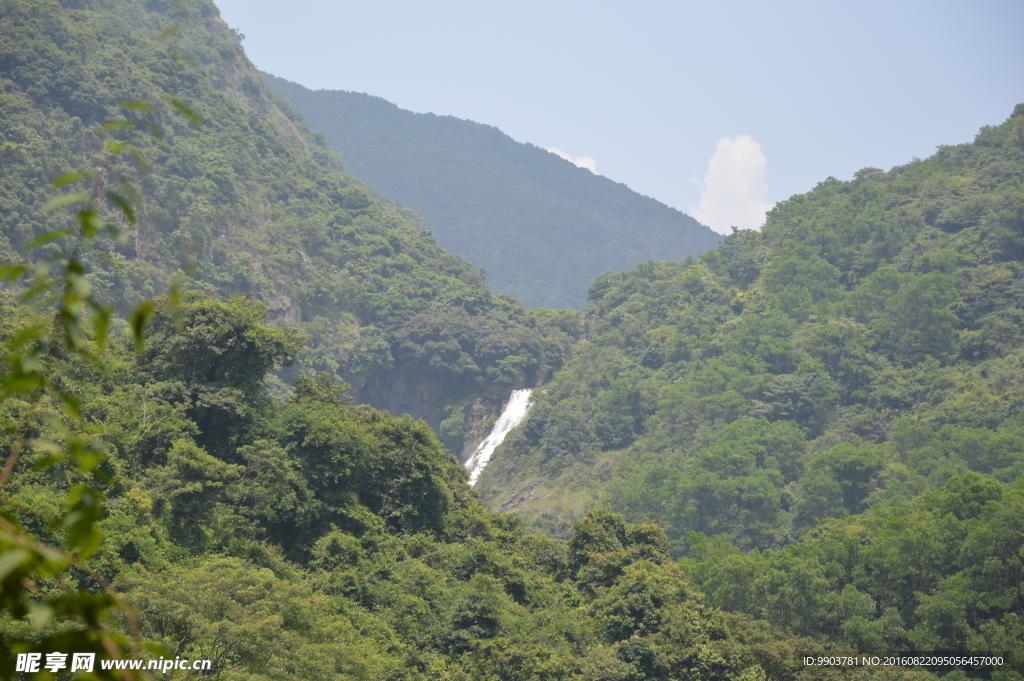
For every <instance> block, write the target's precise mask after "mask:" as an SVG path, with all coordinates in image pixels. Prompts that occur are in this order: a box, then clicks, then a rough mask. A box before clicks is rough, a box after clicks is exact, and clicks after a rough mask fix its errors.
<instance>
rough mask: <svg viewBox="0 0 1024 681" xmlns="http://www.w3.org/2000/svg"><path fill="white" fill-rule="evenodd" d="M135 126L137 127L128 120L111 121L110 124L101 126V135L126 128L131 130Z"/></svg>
mask: <svg viewBox="0 0 1024 681" xmlns="http://www.w3.org/2000/svg"><path fill="white" fill-rule="evenodd" d="M133 125H135V124H134V123H132V122H131V121H130V120H128V119H127V118H125V119H122V120H119V121H110V122H109V123H104V124H103V125H101V126H100V133H107V132H111V131H113V130H122V129H124V128H130V127H132V126H133Z"/></svg>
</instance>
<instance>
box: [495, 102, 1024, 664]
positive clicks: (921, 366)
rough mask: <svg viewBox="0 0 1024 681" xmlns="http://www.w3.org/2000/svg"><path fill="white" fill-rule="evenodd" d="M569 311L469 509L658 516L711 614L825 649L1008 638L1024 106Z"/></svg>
mask: <svg viewBox="0 0 1024 681" xmlns="http://www.w3.org/2000/svg"><path fill="white" fill-rule="evenodd" d="M585 315H586V330H585V337H586V338H587V339H588V342H586V343H584V344H582V345H580V346H579V347H578V349H577V351H576V354H575V356H574V357H573V359H572V360H571V361H570V362H568V363H567V364H566V366H564V367H563V368H562V369H561V370H560V371H559V373H557V374H556V375H555V377H554V379H553V380H552V381H551V382H550V383H548V384H546V385H544V386H543V387H542V389H540V390H537V391H536V392H535V394H536V399H535V404H534V405H533V407H532V408H531V410H530V412H529V415H528V417H527V418H526V420H525V422H524V423H523V424H522V425H521V426H519V428H518V429H517V430H514V431H512V433H511V434H510V435H509V437H508V438H507V439H506V440H505V443H504V444H503V445H502V446H501V447H500V448H498V450H497V451H496V452H495V454H494V457H493V458H492V460H491V463H490V464H489V465H488V467H487V468H486V469H485V470H484V472H483V475H482V476H481V478H480V481H479V484H478V485H477V489H478V490H479V491H480V494H481V498H482V499H483V501H484V502H485V504H486V505H487V506H489V507H490V508H492V509H495V510H502V511H506V512H515V513H517V514H519V515H520V516H521V517H523V518H524V519H525V520H527V521H528V522H530V523H532V524H533V525H534V526H535V527H538V528H542V529H545V530H546V531H548V532H549V533H552V534H555V535H562V536H565V534H566V533H567V531H568V528H569V527H570V526H571V523H572V522H573V521H574V520H575V519H577V518H579V517H582V515H583V513H584V512H585V510H586V509H587V508H591V507H593V506H603V507H605V508H608V509H609V510H613V511H617V512H621V513H622V514H623V515H624V517H625V518H626V519H627V520H628V521H630V522H655V523H657V524H658V525H660V526H661V527H663V528H665V530H666V532H667V535H668V538H669V541H670V543H671V545H672V552H673V554H674V555H676V556H679V557H682V558H684V560H683V562H682V563H681V564H682V565H683V566H684V567H685V569H686V570H687V572H688V574H690V575H691V576H692V578H693V579H694V580H695V583H697V584H700V585H701V588H703V589H706V591H707V593H708V596H709V602H711V603H714V604H716V605H719V606H721V607H724V608H729V609H735V610H741V611H743V612H747V613H748V614H752V615H754V616H764V617H766V618H767V619H769V620H770V621H773V622H775V623H776V624H778V625H780V626H785V627H786V628H787V629H789V630H790V631H794V632H797V633H804V634H808V635H813V636H816V637H820V640H829V641H831V642H832V643H833V644H835V645H848V646H851V647H857V648H859V649H862V650H864V649H878V650H897V649H902V650H915V649H917V650H926V649H927V650H964V649H968V648H970V647H972V646H974V647H976V646H979V645H981V646H982V647H984V646H985V645H986V644H983V643H981V642H982V641H984V640H986V638H985V637H987V636H991V637H992V638H989V639H988V640H989V642H990V643H991V642H993V641H1010V640H1013V638H1014V636H1017V635H1019V632H1020V620H1019V615H1018V614H1016V610H1015V609H1016V608H1019V607H1020V605H1021V598H1020V595H1019V593H1018V591H1016V590H1018V589H1019V587H1020V584H1021V579H1022V576H1024V573H1022V570H1021V564H1020V560H1019V557H1017V558H1013V557H1010V556H1011V555H1017V552H1019V551H1021V550H1024V548H1022V547H1024V534H1022V533H1021V532H1020V528H1021V527H1024V505H1022V504H1021V490H1022V485H1024V105H1018V106H1017V107H1016V109H1015V110H1014V111H1013V114H1012V115H1011V116H1010V118H1009V119H1008V120H1006V122H1004V123H1003V124H1001V125H998V126H993V127H986V128H983V129H982V130H981V131H980V132H979V133H978V135H977V137H976V138H975V140H974V141H973V142H972V143H969V144H961V145H957V146H944V147H940V148H939V150H938V151H937V152H936V154H935V155H933V156H932V157H930V158H928V159H925V160H914V161H912V162H910V163H908V164H906V165H904V166H899V167H895V168H893V169H891V170H889V171H888V172H885V171H882V170H879V169H877V168H865V169H863V170H860V171H858V172H857V173H855V176H854V179H853V180H851V181H840V180H837V179H834V178H829V179H827V180H825V181H824V182H822V183H820V184H819V185H818V186H817V187H815V188H814V189H813V190H812V191H810V192H808V193H807V194H804V195H798V196H794V197H792V198H790V199H789V200H787V201H783V202H781V203H779V204H778V205H777V206H776V207H775V208H774V210H772V211H771V212H770V213H769V214H768V218H767V223H766V225H765V227H764V230H763V231H761V232H755V231H738V232H736V233H734V234H732V235H730V236H728V237H726V239H725V241H724V242H723V244H722V245H721V246H720V247H719V248H718V249H717V250H715V251H712V252H710V253H707V254H705V255H704V256H703V257H702V258H701V259H700V260H699V261H698V260H696V259H690V260H688V261H686V262H682V263H670V262H665V263H647V264H643V265H641V266H639V267H637V268H636V269H634V270H631V271H628V272H615V273H608V274H605V275H602V276H601V277H599V278H598V280H597V281H596V282H595V284H594V285H593V286H592V287H591V289H590V296H589V300H588V303H587V307H586V309H585ZM1013 528H1016V529H1013ZM954 537H955V539H954ZM747 552H749V555H747V556H744V554H745V553H747ZM982 566H985V567H984V568H982ZM973 594H976V595H977V597H978V599H977V600H976V601H975V600H974V596H973ZM1015 632H1017V633H1015ZM991 645H996V644H995V643H991ZM975 649H977V648H975Z"/></svg>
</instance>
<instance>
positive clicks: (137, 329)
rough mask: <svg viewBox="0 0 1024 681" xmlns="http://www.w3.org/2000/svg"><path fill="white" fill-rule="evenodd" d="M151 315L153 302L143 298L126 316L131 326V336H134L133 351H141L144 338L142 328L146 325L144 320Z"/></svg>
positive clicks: (143, 345)
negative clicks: (129, 314)
mask: <svg viewBox="0 0 1024 681" xmlns="http://www.w3.org/2000/svg"><path fill="white" fill-rule="evenodd" d="M152 315H153V302H152V301H150V300H144V301H142V302H141V303H139V305H138V307H136V308H135V309H134V310H133V311H132V313H131V316H130V317H129V318H128V322H129V323H130V324H131V327H132V336H133V337H134V338H135V351H136V352H142V350H143V348H144V347H145V339H144V337H143V333H142V329H143V327H144V326H145V325H146V322H147V321H148V320H149V318H150V317H151V316H152Z"/></svg>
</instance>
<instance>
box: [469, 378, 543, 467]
mask: <svg viewBox="0 0 1024 681" xmlns="http://www.w3.org/2000/svg"><path fill="white" fill-rule="evenodd" d="M531 392H533V390H531V389H526V390H513V391H512V397H510V398H509V399H508V405H507V406H506V407H505V410H504V411H503V412H501V416H499V417H498V420H497V421H496V422H495V423H494V428H491V433H490V435H488V436H487V439H485V440H484V441H483V442H481V443H480V444H479V445H478V446H477V448H476V450H475V451H474V452H473V456H471V457H469V459H467V460H466V470H468V471H469V484H470V485H471V486H472V485H475V484H476V481H477V480H479V479H480V474H481V473H483V472H484V468H485V467H486V466H487V462H488V461H490V460H491V455H492V454H494V450H495V449H497V448H498V445H500V444H501V443H502V442H504V441H505V436H506V435H508V432H509V431H510V430H512V429H513V428H515V427H516V426H518V425H519V424H520V423H522V422H523V419H524V418H526V413H527V412H528V411H530V393H531Z"/></svg>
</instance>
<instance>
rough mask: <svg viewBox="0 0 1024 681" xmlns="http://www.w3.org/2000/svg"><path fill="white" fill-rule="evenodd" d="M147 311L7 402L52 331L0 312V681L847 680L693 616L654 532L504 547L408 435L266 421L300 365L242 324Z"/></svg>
mask: <svg viewBox="0 0 1024 681" xmlns="http://www.w3.org/2000/svg"><path fill="white" fill-rule="evenodd" d="M155 302H156V306H155V309H154V313H153V315H152V317H151V319H150V321H149V323H148V324H147V327H146V328H147V330H148V334H147V339H146V343H145V346H144V348H143V350H142V351H141V352H136V350H135V348H134V346H133V345H132V343H131V342H130V341H129V339H118V338H111V339H108V343H107V345H106V349H100V348H98V347H97V346H96V344H95V343H89V342H86V343H85V344H84V345H83V346H81V348H80V349H79V350H77V351H76V350H75V349H74V348H73V347H71V346H69V345H68V344H67V343H66V342H64V341H63V340H62V337H61V336H60V335H59V334H57V335H52V336H49V337H47V336H46V335H45V334H44V335H42V336H36V337H35V338H36V341H35V343H38V345H39V347H38V350H39V351H40V352H41V354H42V355H43V356H45V357H46V358H47V359H46V361H45V362H44V363H43V364H42V365H38V366H37V367H36V368H35V369H34V370H33V371H32V372H31V374H30V375H32V376H33V377H36V378H38V379H39V380H41V381H42V382H43V383H42V384H41V385H44V386H48V387H45V388H40V387H36V388H31V387H29V388H26V387H25V386H24V385H23V384H18V383H17V382H16V381H14V380H12V379H13V378H14V377H16V376H18V375H17V374H16V373H15V372H14V367H17V366H21V367H24V366H25V365H24V364H23V363H21V364H19V362H18V354H17V353H18V340H17V339H18V338H25V337H26V333H31V330H32V329H33V328H36V329H38V328H42V329H46V328H48V327H49V326H50V325H52V323H53V316H52V313H51V311H49V310H47V311H43V312H37V311H33V310H32V309H31V308H29V307H27V306H14V305H12V304H11V303H10V301H8V300H4V304H3V305H2V307H0V339H2V340H3V342H4V345H5V350H6V352H5V355H4V362H3V373H2V382H0V386H2V388H0V389H2V390H3V398H4V399H3V401H2V405H3V406H2V418H3V424H4V426H5V430H4V434H3V436H2V444H3V447H4V450H5V451H6V452H11V453H12V455H11V456H10V457H7V463H8V466H5V469H4V473H3V475H2V477H0V508H2V510H3V517H0V557H2V559H0V597H2V600H0V603H2V608H3V610H2V614H0V676H2V677H3V678H22V676H21V675H19V674H16V673H15V672H14V668H13V667H14V665H13V655H14V654H15V653H25V652H26V651H32V650H35V651H37V652H39V653H47V654H48V653H52V652H63V653H64V654H65V655H67V654H68V653H69V652H71V651H77V652H88V651H92V652H95V653H97V654H98V655H99V659H100V660H103V659H109V658H111V657H114V658H117V657H118V656H124V657H126V658H129V659H157V657H158V656H165V657H166V658H167V659H182V658H183V659H186V660H190V661H191V660H209V661H211V663H212V664H211V667H210V670H209V671H208V672H205V673H202V674H198V673H195V672H180V673H179V672H173V677H169V676H161V675H156V674H154V675H152V676H150V675H148V674H146V673H142V674H141V676H142V678H206V679H329V678H330V679H358V680H365V681H371V680H379V679H393V680H396V681H397V680H403V679H408V680H410V681H425V680H428V679H430V680H437V681H443V680H447V681H466V680H470V679H472V680H478V681H494V680H496V679H497V680H501V681H517V680H521V679H544V680H551V681H556V680H564V681H570V680H575V681H583V680H596V679H616V680H621V681H630V680H638V679H666V680H668V679H676V678H680V676H679V675H680V674H683V675H688V674H689V675H698V676H701V677H703V676H706V675H707V674H713V675H714V677H715V678H719V679H736V680H737V681H739V680H744V681H747V680H752V681H757V680H758V679H765V678H772V679H782V680H794V681H795V680H796V679H806V678H819V677H820V678H830V679H831V678H845V677H847V676H850V674H828V673H826V672H824V671H822V672H820V673H817V674H808V673H807V672H805V671H804V670H803V668H802V666H801V664H800V662H799V660H798V654H801V653H802V654H812V655H813V654H821V653H822V652H823V651H824V649H823V648H822V647H821V646H820V645H819V644H817V643H815V642H813V641H810V640H807V639H801V638H797V637H793V636H790V635H788V634H786V633H784V632H783V631H781V630H780V629H778V628H774V627H771V626H770V625H768V624H766V623H765V622H759V621H755V620H753V619H751V618H749V617H746V616H736V615H727V614H724V613H722V612H721V611H718V610H716V609H713V608H709V607H707V606H705V605H704V604H703V603H702V601H701V597H700V596H699V595H698V594H696V593H695V592H694V591H693V590H692V589H690V587H689V586H688V585H687V583H686V582H685V580H684V578H683V575H682V574H681V573H680V571H679V570H678V569H677V568H676V567H675V566H674V565H672V563H671V561H670V560H669V557H668V552H667V549H668V546H667V543H666V541H665V537H664V533H663V532H661V531H660V530H658V529H657V528H656V527H653V526H650V525H629V524H626V523H624V522H623V521H622V520H621V518H619V517H617V516H614V515H610V514H600V513H595V514H592V515H591V516H589V517H588V518H586V519H584V520H583V521H582V522H580V523H579V525H578V526H577V530H576V533H575V535H574V537H573V539H572V541H571V542H569V543H567V544H566V543H562V542H559V541H556V540H554V539H550V538H547V537H544V536H541V535H536V534H528V533H527V532H525V531H524V528H523V526H522V524H521V523H520V522H519V521H518V520H517V519H515V518H513V517H510V516H501V515H498V514H494V513H490V512H488V511H485V510H484V509H483V508H482V507H481V506H480V504H479V503H478V502H477V501H476V498H475V496H474V495H473V494H472V492H471V491H470V488H469V487H468V486H467V485H466V482H465V478H466V475H465V472H464V471H463V469H462V467H461V466H460V465H459V463H458V461H456V460H455V459H454V458H453V457H452V456H451V454H450V453H449V452H447V451H445V450H443V449H442V448H441V445H440V443H439V442H438V440H437V439H436V437H435V435H434V434H433V433H432V432H431V431H430V429H428V428H427V427H426V426H425V425H424V424H423V422H422V421H413V420H412V419H411V418H409V417H408V416H406V417H401V418H398V417H393V416H390V415H388V414H386V413H384V412H379V411H376V410H374V409H372V408H369V407H366V406H359V407H356V406H352V405H351V404H350V400H349V398H348V397H346V395H345V389H344V387H343V386H340V385H338V384H337V382H336V380H335V379H334V378H333V377H332V376H330V375H329V374H326V373H324V374H320V375H319V376H316V377H303V378H301V379H300V380H299V381H298V382H297V384H296V386H295V391H294V393H293V394H292V395H291V396H290V397H288V398H287V399H284V400H275V399H271V398H270V397H269V396H268V394H267V391H266V388H265V378H266V375H267V372H271V371H273V370H274V369H275V368H276V367H278V366H280V364H282V363H287V362H288V361H290V360H291V359H292V358H293V357H294V355H295V353H296V352H297V351H298V350H299V349H300V341H299V333H298V331H297V330H296V329H287V328H279V327H276V326H271V325H268V324H267V321H266V314H267V308H266V306H265V305H262V304H259V303H253V302H250V301H247V300H245V299H242V298H234V299H232V300H229V301H217V300H213V299H210V298H206V297H204V296H202V295H201V294H198V293H193V294H188V295H186V296H185V298H184V300H183V301H182V302H181V303H180V304H179V305H178V306H177V308H175V306H174V305H173V302H172V301H171V300H170V299H168V298H162V299H157V300H156V301H155ZM175 317H177V319H178V323H176V321H175ZM19 377H20V378H21V379H24V378H25V374H21V375H20V376H19ZM68 391H70V393H71V394H73V395H74V400H73V401H74V403H75V404H77V405H78V409H76V410H70V409H69V408H68V404H69V402H68V397H67V396H68V394H69V393H68ZM77 411H80V415H78V416H76V412H77ZM23 445H24V449H23V450H22V447H23ZM18 453H20V459H19V458H18V456H17V454H18ZM9 473H10V475H9V477H8V474H9ZM38 541H44V542H46V544H48V545H50V546H53V547H62V548H66V549H67V550H68V551H70V552H71V554H72V555H71V556H70V557H68V556H66V555H65V554H58V553H56V552H55V551H54V550H53V549H49V548H46V547H45V546H42V547H41V546H39V545H38V544H37V543H36V542H38ZM72 565H73V566H74V567H73V568H72V567H71V566H72ZM112 589H116V592H114V593H119V594H120V596H119V598H120V603H123V604H125V605H124V606H121V607H125V608H128V609H127V610H126V611H127V612H131V613H133V619H131V620H128V619H125V617H124V616H123V615H121V614H120V613H121V607H118V606H117V605H116V603H117V602H115V601H113V600H111V599H109V598H108V597H107V596H106V594H108V593H111V592H112ZM103 613H106V616H103ZM28 615H30V616H28ZM133 630H134V632H135V634H136V636H137V638H133V637H130V636H129V635H128V634H129V633H130V632H132V631H133ZM96 669H97V672H100V671H101V670H100V667H99V665H97V668H96ZM100 676H101V677H102V678H109V679H114V678H117V679H127V678H139V677H140V675H139V674H138V673H136V674H135V676H134V677H129V676H128V675H122V674H121V673H120V672H103V673H101V674H100ZM77 678H83V677H77ZM88 678H95V677H88ZM886 678H890V677H886ZM901 678H907V679H915V678H917V679H922V681H923V677H921V676H920V675H916V676H915V675H912V674H907V675H906V676H905V677H901Z"/></svg>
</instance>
